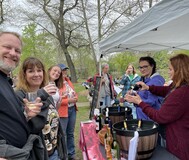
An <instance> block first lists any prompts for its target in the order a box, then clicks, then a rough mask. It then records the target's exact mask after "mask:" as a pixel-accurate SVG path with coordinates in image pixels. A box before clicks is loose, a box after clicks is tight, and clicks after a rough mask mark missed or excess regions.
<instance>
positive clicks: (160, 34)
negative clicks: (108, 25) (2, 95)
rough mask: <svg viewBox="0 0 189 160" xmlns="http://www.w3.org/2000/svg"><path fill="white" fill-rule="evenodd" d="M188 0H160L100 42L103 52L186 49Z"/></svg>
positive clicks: (188, 42) (188, 21) (188, 43)
mask: <svg viewBox="0 0 189 160" xmlns="http://www.w3.org/2000/svg"><path fill="white" fill-rule="evenodd" d="M188 26H189V0H163V1H161V2H159V3H158V4H156V5H154V6H153V7H152V8H151V9H149V10H148V11H146V12H145V13H143V14H142V15H141V16H139V17H138V18H136V19H135V20H134V21H133V22H131V23H130V24H128V25H126V26H125V27H123V28H121V29H120V30H118V31H117V32H115V33H114V34H113V35H111V36H110V37H108V38H106V39H105V40H102V41H100V43H99V49H100V52H101V53H102V54H103V55H106V54H108V53H112V52H122V51H126V50H133V51H159V50H170V49H171V50H173V49H186V50H188V49H189V29H188Z"/></svg>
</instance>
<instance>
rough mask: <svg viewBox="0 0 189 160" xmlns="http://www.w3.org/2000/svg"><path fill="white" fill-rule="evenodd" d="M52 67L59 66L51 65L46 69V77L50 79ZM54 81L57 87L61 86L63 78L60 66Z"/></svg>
mask: <svg viewBox="0 0 189 160" xmlns="http://www.w3.org/2000/svg"><path fill="white" fill-rule="evenodd" d="M53 67H59V66H58V65H53V66H51V67H50V68H49V69H48V78H49V80H50V71H51V70H52V68H53ZM59 68H60V67H59ZM54 82H55V84H56V86H57V87H58V88H59V89H60V88H62V86H63V78H62V70H61V68H60V76H59V78H58V79H56V80H55V81H54Z"/></svg>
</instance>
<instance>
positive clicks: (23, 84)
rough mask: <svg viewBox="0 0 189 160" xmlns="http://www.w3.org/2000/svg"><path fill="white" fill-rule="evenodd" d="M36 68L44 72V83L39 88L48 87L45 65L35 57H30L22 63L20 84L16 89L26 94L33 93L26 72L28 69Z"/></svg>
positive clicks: (19, 75)
mask: <svg viewBox="0 0 189 160" xmlns="http://www.w3.org/2000/svg"><path fill="white" fill-rule="evenodd" d="M35 66H36V67H37V68H40V69H42V70H43V81H42V83H41V85H40V87H39V88H42V87H44V86H45V85H46V83H47V76H46V72H45V67H44V65H43V63H42V62H41V61H40V60H39V59H37V58H35V57H28V58H26V59H25V60H24V62H23V63H22V65H21V67H20V70H19V74H18V83H17V86H16V89H22V90H24V91H25V92H29V91H31V89H30V87H29V84H28V82H27V80H26V70H27V69H28V68H34V67H35Z"/></svg>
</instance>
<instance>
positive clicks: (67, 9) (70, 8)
mask: <svg viewBox="0 0 189 160" xmlns="http://www.w3.org/2000/svg"><path fill="white" fill-rule="evenodd" d="M61 1H63V0H61ZM77 4H78V0H75V4H74V5H73V6H71V7H69V8H66V9H65V10H64V12H63V14H64V15H65V14H66V12H68V11H70V10H72V9H74V8H75V7H76V6H77Z"/></svg>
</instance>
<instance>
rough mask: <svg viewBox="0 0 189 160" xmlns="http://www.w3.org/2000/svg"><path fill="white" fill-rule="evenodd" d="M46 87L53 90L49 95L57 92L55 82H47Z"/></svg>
mask: <svg viewBox="0 0 189 160" xmlns="http://www.w3.org/2000/svg"><path fill="white" fill-rule="evenodd" d="M48 85H51V86H52V87H53V88H54V89H53V90H54V91H52V92H51V93H50V95H54V94H56V92H57V87H56V84H55V82H53V81H51V82H49V84H48Z"/></svg>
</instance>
